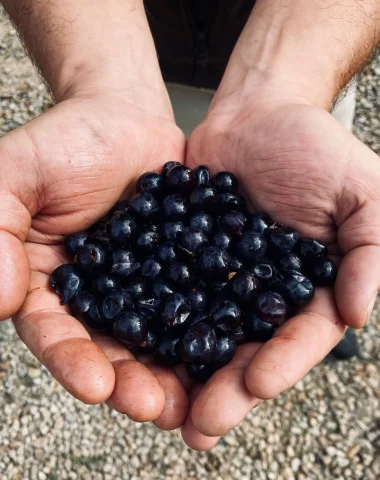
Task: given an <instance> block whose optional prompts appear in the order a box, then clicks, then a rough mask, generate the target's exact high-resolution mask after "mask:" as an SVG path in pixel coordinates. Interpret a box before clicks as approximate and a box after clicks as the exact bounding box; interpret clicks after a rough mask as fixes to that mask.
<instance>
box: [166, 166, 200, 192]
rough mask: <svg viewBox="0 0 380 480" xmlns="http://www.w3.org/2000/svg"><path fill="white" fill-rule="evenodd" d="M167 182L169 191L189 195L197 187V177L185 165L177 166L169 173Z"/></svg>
mask: <svg viewBox="0 0 380 480" xmlns="http://www.w3.org/2000/svg"><path fill="white" fill-rule="evenodd" d="M165 181H166V187H167V188H168V190H169V191H171V192H173V193H181V194H183V195H187V194H188V193H190V191H191V190H192V188H193V187H194V185H195V175H194V172H193V171H192V170H191V169H190V168H188V167H186V166H185V165H177V166H175V167H173V168H171V169H170V170H169V171H168V172H167V174H166V177H165Z"/></svg>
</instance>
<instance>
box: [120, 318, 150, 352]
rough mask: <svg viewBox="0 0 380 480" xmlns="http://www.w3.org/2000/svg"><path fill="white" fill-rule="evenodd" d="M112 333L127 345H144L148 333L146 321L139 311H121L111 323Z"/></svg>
mask: <svg viewBox="0 0 380 480" xmlns="http://www.w3.org/2000/svg"><path fill="white" fill-rule="evenodd" d="M113 334H114V335H115V337H116V338H118V339H119V340H120V341H122V342H123V343H126V344H127V345H128V346H136V347H137V346H139V345H144V342H145V341H146V337H147V335H148V323H147V321H146V319H145V318H144V316H143V315H141V314H140V313H137V312H133V311H125V312H121V313H120V314H119V315H118V316H117V317H116V319H115V321H114V323H113Z"/></svg>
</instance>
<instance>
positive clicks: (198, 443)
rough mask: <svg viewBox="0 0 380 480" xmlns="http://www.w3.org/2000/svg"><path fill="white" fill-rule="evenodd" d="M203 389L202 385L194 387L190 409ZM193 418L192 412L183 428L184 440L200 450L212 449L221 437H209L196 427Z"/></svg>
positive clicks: (191, 446) (194, 448)
mask: <svg viewBox="0 0 380 480" xmlns="http://www.w3.org/2000/svg"><path fill="white" fill-rule="evenodd" d="M201 390H202V385H197V386H196V387H194V389H193V391H192V393H191V395H190V411H191V408H192V406H193V404H194V401H195V400H196V398H197V396H198V395H199V392H200V391H201ZM191 418H192V415H191V413H190V414H189V415H188V416H187V418H186V421H185V423H184V424H183V426H182V428H181V434H182V438H183V441H184V442H185V443H186V445H188V446H189V447H190V448H192V449H193V450H198V451H199V452H203V451H207V450H210V449H211V448H212V447H214V446H215V445H216V444H217V443H218V442H219V438H220V437H207V436H206V435H203V434H202V433H200V432H199V431H198V430H197V429H196V428H195V427H194V425H193V422H192V420H191Z"/></svg>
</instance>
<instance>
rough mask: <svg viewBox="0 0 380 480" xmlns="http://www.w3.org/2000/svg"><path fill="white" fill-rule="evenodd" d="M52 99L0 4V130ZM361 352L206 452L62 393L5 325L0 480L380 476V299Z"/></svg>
mask: <svg viewBox="0 0 380 480" xmlns="http://www.w3.org/2000/svg"><path fill="white" fill-rule="evenodd" d="M379 99H380V62H379V61H377V62H374V63H373V64H372V65H371V66H369V67H368V68H367V69H366V71H365V72H364V74H363V75H362V77H361V79H360V81H359V88H358V109H357V115H356V119H355V128H356V130H355V131H356V134H357V135H358V137H359V138H360V139H362V140H363V141H364V142H366V143H367V144H368V145H369V146H370V147H371V148H372V149H374V150H375V151H376V152H377V153H380V126H379V119H380V116H379V112H380V100H379ZM49 105H50V99H49V96H48V95H47V93H46V90H45V88H44V85H43V83H42V82H41V81H40V79H39V78H38V76H37V75H36V74H35V72H34V70H33V68H32V66H31V64H30V62H29V60H28V58H27V57H26V56H25V54H24V52H23V49H22V47H21V45H20V43H19V41H18V39H17V36H16V34H15V32H14V30H13V28H12V27H11V26H10V25H9V23H8V22H7V21H6V20H5V19H4V17H3V16H2V14H1V11H0V135H2V134H4V133H5V132H7V131H9V130H11V129H13V128H16V127H17V126H19V125H21V124H23V123H25V122H26V121H27V120H29V119H31V118H33V117H34V116H36V115H38V114H39V113H41V112H42V111H44V110H45V109H46V108H47V107H48V106H49ZM358 337H359V342H360V345H361V349H362V355H361V358H360V359H355V360H352V361H349V362H344V363H337V362H334V361H325V362H323V363H322V364H320V365H319V366H317V367H316V368H315V369H314V370H313V371H312V372H311V373H309V374H308V375H307V376H306V377H305V379H304V380H303V381H302V382H300V383H299V384H298V385H296V387H294V388H293V389H292V390H290V391H288V392H286V393H285V394H283V395H280V396H279V397H278V398H276V399H274V400H272V401H269V402H267V403H265V405H263V406H261V407H259V408H258V409H257V410H256V411H254V412H252V413H250V414H249V415H248V417H247V418H246V420H245V421H244V422H243V423H242V424H241V425H240V426H239V427H238V428H236V429H235V430H234V431H232V432H230V433H229V434H228V435H227V436H226V437H225V438H224V439H222V440H221V441H220V443H219V444H218V445H217V446H216V447H215V448H214V449H213V450H212V451H211V452H209V453H197V452H194V451H191V450H190V449H188V448H186V447H184V445H183V443H182V441H181V437H180V434H179V432H177V431H176V432H171V433H168V432H161V431H159V430H157V429H156V428H155V427H154V426H152V425H146V424H135V423H133V422H131V421H130V420H129V419H128V418H127V417H125V416H123V415H120V414H117V413H115V412H113V411H111V410H110V409H109V408H108V407H107V406H106V405H100V406H95V407H89V406H86V405H82V404H81V403H80V402H78V401H76V400H74V399H73V398H72V397H71V396H70V395H68V394H67V393H65V392H64V390H63V389H62V387H61V386H60V385H58V384H57V382H56V381H55V380H54V379H52V378H51V377H50V375H49V374H48V372H47V371H46V370H45V368H43V367H41V366H40V365H39V363H38V361H37V360H35V359H34V357H33V356H32V355H31V354H30V353H29V352H28V351H27V349H26V348H25V347H24V345H23V344H22V343H21V341H20V340H18V338H17V336H16V334H15V332H14V329H13V326H12V324H11V323H10V322H3V323H2V324H1V325H0V411H1V412H2V421H1V423H0V479H4V480H21V479H33V480H34V479H38V480H46V479H48V480H61V479H81V480H82V479H83V480H98V479H99V480H100V479H105V480H108V479H109V480H117V479H123V480H125V479H130V480H135V479H136V480H137V479H155V480H161V479H162V480H164V479H165V480H171V479H172V480H174V479H176V480H177V479H178V480H179V479H181V480H182V479H186V480H195V479H208V480H212V479H215V480H226V479H231V480H233V479H239V480H248V479H263V480H264V479H270V480H272V479H273V480H281V479H287V480H290V479H299V480H308V479H336V480H340V479H356V478H357V479H359V478H360V479H366V480H376V479H379V478H380V375H379V369H378V366H379V359H380V303H379V304H378V305H377V308H376V309H375V312H374V314H373V317H372V321H371V322H370V323H369V324H368V325H367V326H366V327H365V328H364V330H363V331H362V332H361V333H360V334H359V336H358Z"/></svg>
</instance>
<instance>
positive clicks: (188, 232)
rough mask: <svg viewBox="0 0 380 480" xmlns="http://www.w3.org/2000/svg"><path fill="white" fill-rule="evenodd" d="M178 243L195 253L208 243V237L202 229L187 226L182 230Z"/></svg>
mask: <svg viewBox="0 0 380 480" xmlns="http://www.w3.org/2000/svg"><path fill="white" fill-rule="evenodd" d="M179 243H180V245H181V246H182V247H183V248H184V249H185V250H187V251H188V252H191V253H195V252H197V251H198V250H199V249H200V248H202V247H204V246H206V245H207V244H208V239H207V236H206V234H205V233H204V232H203V231H202V230H199V229H198V228H192V227H187V228H185V230H184V231H183V232H182V234H181V237H180V239H179Z"/></svg>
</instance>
